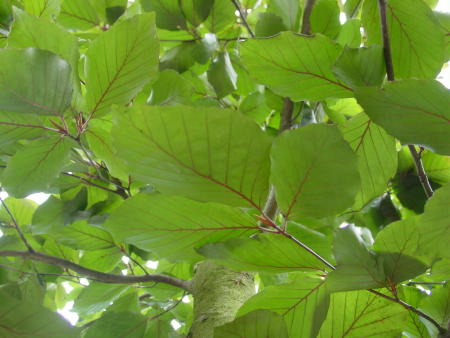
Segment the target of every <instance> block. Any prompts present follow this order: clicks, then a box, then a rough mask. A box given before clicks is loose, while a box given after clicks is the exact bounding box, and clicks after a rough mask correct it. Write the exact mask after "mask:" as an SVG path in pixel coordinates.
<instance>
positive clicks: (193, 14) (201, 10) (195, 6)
mask: <svg viewBox="0 0 450 338" xmlns="http://www.w3.org/2000/svg"><path fill="white" fill-rule="evenodd" d="M153 2H155V1H154V0H153ZM213 6H214V1H211V0H184V1H181V3H180V7H181V8H180V9H181V13H182V14H183V17H185V18H186V19H187V20H188V21H189V22H190V23H191V24H192V25H194V26H198V25H200V24H201V23H202V22H203V21H204V20H205V19H206V18H207V17H208V15H209V12H210V11H211V8H212V7H213ZM178 29H179V28H178Z"/></svg>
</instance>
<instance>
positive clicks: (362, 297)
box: [317, 291, 407, 338]
mask: <svg viewBox="0 0 450 338" xmlns="http://www.w3.org/2000/svg"><path fill="white" fill-rule="evenodd" d="M406 315H407V311H406V310H405V309H403V308H402V307H401V306H400V305H398V304H395V303H393V302H390V301H388V300H386V299H384V298H381V297H379V296H376V295H374V294H371V293H369V292H367V291H352V292H339V293H334V294H333V295H332V296H331V302H330V309H329V311H328V315H327V318H326V319H325V321H324V323H323V325H322V328H321V329H320V332H319V335H318V336H317V337H320V338H329V337H354V338H356V337H379V338H385V337H398V336H399V335H400V334H401V331H402V330H403V329H404V321H405V319H406Z"/></svg>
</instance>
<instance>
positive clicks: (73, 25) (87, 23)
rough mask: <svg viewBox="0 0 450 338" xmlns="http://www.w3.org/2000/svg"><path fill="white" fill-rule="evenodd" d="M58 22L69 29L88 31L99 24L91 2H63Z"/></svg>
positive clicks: (82, 0)
mask: <svg viewBox="0 0 450 338" xmlns="http://www.w3.org/2000/svg"><path fill="white" fill-rule="evenodd" d="M58 22H60V23H61V24H62V25H63V26H64V27H67V28H70V29H88V28H91V27H93V26H97V25H99V24H100V18H99V16H98V14H97V12H96V11H95V8H94V7H93V5H92V0H63V2H62V5H61V12H60V14H59V16H58Z"/></svg>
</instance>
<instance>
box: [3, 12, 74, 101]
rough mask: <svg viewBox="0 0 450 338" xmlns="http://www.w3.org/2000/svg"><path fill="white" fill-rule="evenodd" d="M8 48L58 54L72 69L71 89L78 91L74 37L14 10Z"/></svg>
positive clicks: (43, 21) (41, 20)
mask: <svg viewBox="0 0 450 338" xmlns="http://www.w3.org/2000/svg"><path fill="white" fill-rule="evenodd" d="M8 47H14V48H26V47H35V48H39V49H44V50H48V51H50V52H52V53H55V54H58V55H59V56H60V57H61V58H63V59H64V60H66V61H67V62H69V64H70V66H71V69H72V81H73V88H74V90H75V92H76V93H77V95H80V94H79V91H80V80H79V78H78V59H79V57H80V55H79V52H78V41H77V38H76V37H75V36H73V35H72V34H70V33H69V32H67V31H66V30H64V29H62V28H60V27H59V26H57V25H55V24H53V23H51V22H49V21H48V20H45V19H39V18H35V17H33V16H31V15H29V14H27V13H26V12H23V11H21V10H19V9H17V8H16V9H15V12H14V24H13V26H12V29H11V33H10V34H9V36H8Z"/></svg>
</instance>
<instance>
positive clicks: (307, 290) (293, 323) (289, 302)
mask: <svg viewBox="0 0 450 338" xmlns="http://www.w3.org/2000/svg"><path fill="white" fill-rule="evenodd" d="M329 298H330V295H329V292H328V291H327V290H326V288H325V287H324V281H323V280H322V279H319V278H312V277H308V276H302V277H299V278H297V279H296V280H294V281H292V282H290V283H287V284H278V285H271V286H268V287H266V288H264V289H263V291H261V292H260V293H258V294H256V295H255V296H253V297H252V298H250V299H249V300H248V301H247V302H246V303H245V304H244V305H243V306H242V307H241V308H240V309H239V312H238V316H242V315H245V314H247V313H249V312H252V311H255V310H261V309H266V310H270V311H273V312H276V313H279V314H280V315H281V316H282V317H283V318H284V320H285V323H286V325H287V330H288V334H289V337H296V336H298V334H299V333H301V335H302V337H311V338H314V337H316V336H317V332H318V331H319V329H320V326H321V325H322V322H323V320H324V319H325V317H326V315H327V311H328V304H329Z"/></svg>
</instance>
